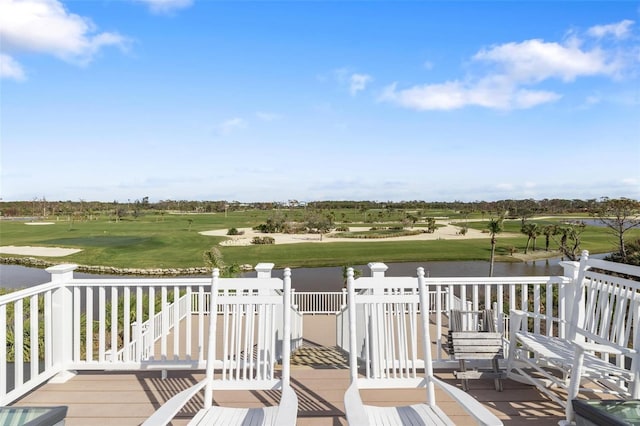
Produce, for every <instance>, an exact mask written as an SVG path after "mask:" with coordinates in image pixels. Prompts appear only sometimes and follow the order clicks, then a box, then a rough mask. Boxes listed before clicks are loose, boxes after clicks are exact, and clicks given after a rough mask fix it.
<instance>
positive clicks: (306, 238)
mask: <svg viewBox="0 0 640 426" xmlns="http://www.w3.org/2000/svg"><path fill="white" fill-rule="evenodd" d="M439 223H440V222H439ZM441 224H442V225H444V226H442V227H440V228H438V229H437V230H436V231H435V232H434V233H433V234H426V233H425V234H418V235H407V236H402V237H389V238H334V237H332V236H331V234H324V235H323V236H322V237H321V236H320V235H319V234H278V233H274V234H263V233H261V232H257V231H254V230H253V229H251V228H240V229H238V231H242V232H244V234H242V235H233V236H231V235H227V231H228V230H227V229H216V230H213V231H203V232H200V233H201V234H202V235H213V236H217V237H228V238H229V239H228V240H226V241H223V242H221V243H220V245H223V246H248V245H250V244H251V240H252V239H253V237H266V236H268V237H271V238H273V239H275V244H294V243H340V242H342V243H344V242H350V243H373V242H382V241H426V240H464V239H472V238H489V234H488V233H483V232H482V231H478V230H477V229H468V230H467V234H466V235H461V234H460V227H458V226H454V225H452V224H451V223H449V222H446V223H441ZM369 229H370V227H350V228H349V230H350V231H351V232H359V231H367V230H369Z"/></svg>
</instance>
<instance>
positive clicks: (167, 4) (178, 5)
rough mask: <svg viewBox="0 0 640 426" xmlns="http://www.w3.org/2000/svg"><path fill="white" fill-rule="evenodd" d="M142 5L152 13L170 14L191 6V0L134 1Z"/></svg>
mask: <svg viewBox="0 0 640 426" xmlns="http://www.w3.org/2000/svg"><path fill="white" fill-rule="evenodd" d="M134 1H136V2H138V3H144V4H146V5H147V6H148V7H149V10H150V11H151V12H152V13H158V14H164V13H171V12H174V11H176V10H178V9H184V8H187V7H189V6H191V5H192V4H193V0H134Z"/></svg>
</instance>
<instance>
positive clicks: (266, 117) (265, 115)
mask: <svg viewBox="0 0 640 426" xmlns="http://www.w3.org/2000/svg"><path fill="white" fill-rule="evenodd" d="M256 117H258V119H260V120H262V121H276V120H280V119H282V115H280V114H276V113H273V112H264V111H258V112H256Z"/></svg>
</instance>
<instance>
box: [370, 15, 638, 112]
mask: <svg viewBox="0 0 640 426" xmlns="http://www.w3.org/2000/svg"><path fill="white" fill-rule="evenodd" d="M632 23H633V22H632V21H622V22H620V23H617V24H611V25H603V26H599V27H592V28H591V29H590V30H589V32H590V33H592V34H593V35H599V36H604V35H607V34H613V35H615V36H616V37H617V38H620V39H621V38H624V37H625V36H626V35H627V34H628V33H629V32H630V27H631V24H632ZM583 44H584V43H583V41H582V40H581V39H580V38H579V37H578V36H577V35H575V34H572V35H571V36H570V37H568V38H567V39H566V40H565V41H563V42H562V43H557V42H546V41H544V40H540V39H531V40H525V41H523V42H511V43H504V44H501V45H495V46H491V47H489V48H485V49H481V50H480V51H479V52H478V53H476V54H475V55H473V57H472V62H471V65H472V67H473V66H474V65H480V64H482V65H486V68H484V71H483V73H482V74H478V75H475V76H474V75H473V74H471V75H470V76H469V77H467V78H465V79H463V80H461V79H454V80H450V81H447V82H444V83H428V84H417V85H414V86H411V87H408V88H402V89H398V87H397V84H396V83H393V84H391V85H389V86H387V87H386V88H385V89H384V91H383V93H382V95H381V96H380V98H379V99H380V100H382V101H388V102H392V103H395V104H397V105H400V106H402V107H404V108H410V109H415V110H421V111H424V110H454V109H459V108H464V107H467V106H480V107H484V108H491V109H501V110H511V109H527V108H532V107H535V106H538V105H542V104H546V103H550V102H555V101H557V100H558V99H560V98H562V95H561V94H560V93H557V92H554V91H549V90H545V89H539V88H536V87H534V86H536V85H539V84H541V83H543V82H545V81H547V80H551V79H555V80H560V81H562V82H565V83H566V82H573V81H575V80H576V79H577V78H581V77H589V76H604V77H610V78H613V79H617V78H619V77H620V76H621V75H622V74H623V72H624V71H625V70H626V69H628V67H629V65H630V64H631V63H632V62H639V61H640V56H638V57H636V58H632V55H633V53H632V52H634V51H635V52H637V51H638V47H637V46H635V47H632V46H627V47H628V48H626V49H614V48H612V49H607V48H605V47H603V46H600V45H598V44H597V43H596V45H594V46H591V47H589V48H586V47H584V46H583ZM630 52H631V53H630ZM472 70H474V69H473V68H472Z"/></svg>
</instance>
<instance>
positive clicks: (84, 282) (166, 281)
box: [63, 277, 255, 287]
mask: <svg viewBox="0 0 640 426" xmlns="http://www.w3.org/2000/svg"><path fill="white" fill-rule="evenodd" d="M253 279H255V278H253ZM63 284H64V285H73V286H76V287H91V286H94V287H98V286H102V287H126V286H131V285H136V286H143V287H145V286H146V287H157V286H166V285H183V286H192V285H211V277H202V278H145V277H139V278H74V279H73V280H70V281H65V282H64V283H63Z"/></svg>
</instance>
